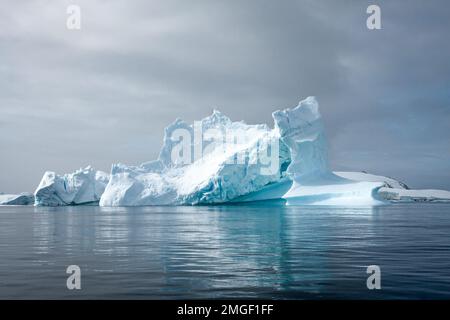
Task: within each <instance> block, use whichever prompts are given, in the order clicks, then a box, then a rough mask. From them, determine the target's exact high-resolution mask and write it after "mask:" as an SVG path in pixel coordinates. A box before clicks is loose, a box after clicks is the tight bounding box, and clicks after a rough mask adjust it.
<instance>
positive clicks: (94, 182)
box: [34, 167, 109, 206]
mask: <svg viewBox="0 0 450 320" xmlns="http://www.w3.org/2000/svg"><path fill="white" fill-rule="evenodd" d="M108 180H109V175H108V174H107V173H105V172H102V171H96V170H94V169H92V168H91V167H86V168H85V169H80V170H78V171H76V172H74V173H70V174H65V175H63V176H60V175H58V174H56V173H55V172H51V171H47V172H46V173H45V174H44V176H43V178H42V180H41V182H40V184H39V186H38V188H37V189H36V191H35V194H34V195H35V205H36V206H66V205H78V204H90V203H95V202H98V201H99V200H100V197H101V195H102V194H103V192H104V190H105V186H106V184H107V183H108Z"/></svg>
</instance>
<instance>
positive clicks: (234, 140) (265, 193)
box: [35, 97, 450, 206]
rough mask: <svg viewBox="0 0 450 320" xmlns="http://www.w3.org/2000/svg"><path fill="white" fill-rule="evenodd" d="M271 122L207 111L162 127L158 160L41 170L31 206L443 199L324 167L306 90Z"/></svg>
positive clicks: (315, 114) (321, 137)
mask: <svg viewBox="0 0 450 320" xmlns="http://www.w3.org/2000/svg"><path fill="white" fill-rule="evenodd" d="M273 119H274V128H273V129H271V128H269V127H268V126H267V125H265V124H261V125H248V124H245V123H244V122H233V121H231V120H230V119H229V118H228V117H226V116H225V115H223V114H222V113H220V112H219V111H214V112H213V114H212V115H210V116H208V117H206V118H204V119H202V120H201V121H198V122H195V123H194V124H192V125H190V124H188V123H186V122H184V121H182V120H179V119H177V120H176V121H175V122H174V123H172V124H171V125H169V126H168V127H167V128H166V129H165V135H164V143H163V147H162V149H161V152H160V155H159V157H158V159H157V160H154V161H151V162H147V163H144V164H142V165H140V166H127V165H124V164H115V165H113V166H112V169H111V173H110V174H109V175H108V174H105V173H103V172H101V171H96V170H94V169H92V168H90V167H88V168H86V169H82V170H78V171H76V172H75V173H72V174H66V175H63V176H59V175H57V174H56V173H54V172H47V173H46V174H45V175H44V177H43V179H42V181H41V183H40V185H39V187H38V188H37V190H36V192H35V205H44V206H45V205H46V206H56V205H79V204H99V205H100V206H149V205H200V204H225V203H242V202H244V203H248V202H260V201H266V203H267V202H273V203H275V204H277V205H351V206H357V205H370V206H372V205H378V204H382V203H387V202H396V201H448V200H450V192H448V191H439V190H426V192H425V191H420V190H408V187H407V186H406V185H404V184H402V183H401V182H398V181H396V180H394V179H391V178H387V177H383V176H375V175H371V174H367V173H361V172H331V171H330V169H329V165H328V157H327V143H326V137H325V131H324V127H323V123H322V118H321V115H320V113H319V107H318V103H317V101H316V99H315V98H314V97H308V98H307V99H305V100H303V101H301V102H300V103H299V105H298V106H297V107H295V108H292V109H286V110H283V111H276V112H274V113H273Z"/></svg>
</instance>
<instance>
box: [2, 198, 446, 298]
mask: <svg viewBox="0 0 450 320" xmlns="http://www.w3.org/2000/svg"><path fill="white" fill-rule="evenodd" d="M69 265H78V266H79V267H80V268H81V290H68V289H67V287H66V280H67V277H68V276H69V275H68V274H66V268H67V267H68V266H69ZM369 265H378V266H379V267H380V270H381V289H380V290H369V289H367V286H366V280H367V277H368V276H369V274H367V273H366V271H367V266H369ZM0 298H1V299H92V298H99V299H214V298H232V299H234V298H261V299H449V298H450V205H448V204H417V203H415V204H408V205H406V204H405V205H403V204H402V205H400V204H398V205H391V206H381V207H374V208H331V207H276V206H272V207H271V206H237V205H236V206H210V207H207V206H201V207H144V208H99V207H67V208H34V207H0Z"/></svg>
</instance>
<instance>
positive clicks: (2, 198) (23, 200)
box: [0, 193, 34, 206]
mask: <svg viewBox="0 0 450 320" xmlns="http://www.w3.org/2000/svg"><path fill="white" fill-rule="evenodd" d="M33 203H34V196H33V195H32V194H31V193H21V194H3V193H2V194H0V205H2V206H28V205H32V204H33Z"/></svg>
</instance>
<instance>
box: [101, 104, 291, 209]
mask: <svg viewBox="0 0 450 320" xmlns="http://www.w3.org/2000/svg"><path fill="white" fill-rule="evenodd" d="M289 162H290V156H289V150H288V149H287V148H286V146H285V145H284V144H280V143H279V137H278V132H277V131H275V130H271V129H269V128H268V127H267V126H266V125H247V124H245V123H243V122H232V121H231V120H230V119H229V118H228V117H226V116H224V115H222V114H221V113H220V112H218V111H214V113H213V114H212V115H211V116H209V117H206V118H204V119H203V120H201V121H199V122H196V123H194V124H193V125H189V124H187V123H185V122H183V121H181V120H177V121H175V122H174V123H173V124H172V125H170V126H169V127H167V128H166V130H165V137H164V145H163V147H162V150H161V153H160V156H159V159H158V160H156V161H153V162H148V163H145V164H142V165H141V166H139V167H130V166H125V165H122V164H118V165H114V166H113V168H112V172H111V179H110V181H109V183H108V185H107V187H106V190H105V192H104V194H103V196H102V198H101V200H100V205H101V206H142V205H168V204H176V205H183V204H189V205H196V204H212V203H224V202H228V201H230V200H233V199H235V198H237V197H239V196H241V195H245V194H248V193H251V192H255V191H258V190H260V189H261V188H262V187H264V186H266V185H268V184H271V183H276V182H278V181H280V179H281V178H283V176H284V175H285V170H286V168H287V166H288V164H289Z"/></svg>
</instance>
